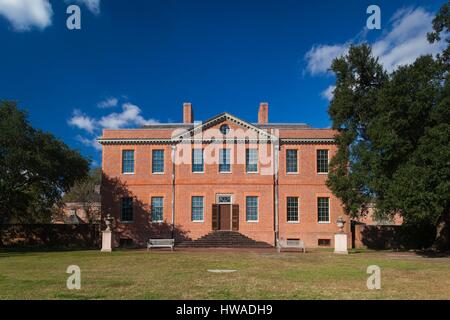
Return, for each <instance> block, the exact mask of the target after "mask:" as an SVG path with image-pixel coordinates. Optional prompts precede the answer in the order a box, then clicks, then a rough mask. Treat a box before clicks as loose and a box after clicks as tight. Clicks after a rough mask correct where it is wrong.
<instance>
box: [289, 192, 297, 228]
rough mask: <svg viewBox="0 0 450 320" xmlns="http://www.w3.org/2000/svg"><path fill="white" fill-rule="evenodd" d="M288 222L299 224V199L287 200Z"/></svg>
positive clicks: (291, 198) (290, 198)
mask: <svg viewBox="0 0 450 320" xmlns="http://www.w3.org/2000/svg"><path fill="white" fill-rule="evenodd" d="M287 221H288V222H298V197H288V198H287Z"/></svg>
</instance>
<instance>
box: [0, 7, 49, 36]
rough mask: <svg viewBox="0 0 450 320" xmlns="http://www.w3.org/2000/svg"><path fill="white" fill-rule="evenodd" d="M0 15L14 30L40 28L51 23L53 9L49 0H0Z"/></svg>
mask: <svg viewBox="0 0 450 320" xmlns="http://www.w3.org/2000/svg"><path fill="white" fill-rule="evenodd" d="M0 15H2V16H4V17H5V18H6V19H7V20H8V21H9V22H10V23H11V24H12V26H13V28H14V30H16V31H28V30H31V29H32V28H38V29H41V30H42V29H45V28H46V27H48V26H50V25H51V24H52V16H53V10H52V6H51V4H50V3H49V0H0Z"/></svg>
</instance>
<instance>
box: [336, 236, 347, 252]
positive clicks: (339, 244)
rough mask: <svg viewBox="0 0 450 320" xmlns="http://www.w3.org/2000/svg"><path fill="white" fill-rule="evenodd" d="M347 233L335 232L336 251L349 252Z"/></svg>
mask: <svg viewBox="0 0 450 320" xmlns="http://www.w3.org/2000/svg"><path fill="white" fill-rule="evenodd" d="M347 243H348V242H347V234H346V233H335V234H334V253H340V254H348V249H347Z"/></svg>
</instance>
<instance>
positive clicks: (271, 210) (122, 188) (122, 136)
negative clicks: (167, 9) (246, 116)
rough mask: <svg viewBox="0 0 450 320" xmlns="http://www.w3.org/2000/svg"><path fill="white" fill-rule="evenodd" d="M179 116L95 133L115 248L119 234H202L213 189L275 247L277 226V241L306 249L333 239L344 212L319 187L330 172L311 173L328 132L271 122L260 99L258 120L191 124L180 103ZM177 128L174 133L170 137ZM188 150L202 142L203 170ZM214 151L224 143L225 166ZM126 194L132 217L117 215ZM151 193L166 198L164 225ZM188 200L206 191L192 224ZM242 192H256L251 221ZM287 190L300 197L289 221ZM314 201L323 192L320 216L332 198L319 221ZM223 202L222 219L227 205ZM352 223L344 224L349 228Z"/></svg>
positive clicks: (330, 148)
mask: <svg viewBox="0 0 450 320" xmlns="http://www.w3.org/2000/svg"><path fill="white" fill-rule="evenodd" d="M183 115H184V123H183V124H164V125H150V126H146V127H144V128H141V129H120V130H109V129H108V130H104V131H103V136H102V137H101V138H100V139H99V142H100V143H101V144H102V145H103V162H102V168H103V173H104V176H103V182H102V190H101V192H102V213H103V214H104V215H105V214H107V213H110V214H111V215H112V216H113V217H114V218H115V225H114V227H115V230H116V231H117V232H116V235H117V238H116V239H115V241H116V245H118V244H119V241H120V239H131V240H132V241H133V242H134V243H136V244H139V245H143V244H145V242H146V241H147V240H148V239H149V238H150V237H158V236H161V237H171V236H172V232H173V236H174V237H176V238H177V239H178V240H183V239H196V238H198V237H201V236H203V235H205V234H208V233H210V232H211V231H212V230H213V218H214V219H217V218H218V217H217V216H215V217H213V205H215V204H217V203H218V195H230V196H231V199H232V203H233V204H234V205H238V208H239V209H238V215H236V216H235V217H234V218H235V219H239V224H238V231H239V232H240V233H242V234H244V235H246V236H248V237H250V238H253V239H255V240H258V241H265V242H267V243H270V244H272V245H275V241H276V238H277V231H278V238H280V239H281V238H283V239H302V240H304V241H305V244H306V246H307V247H317V246H318V245H319V240H320V243H321V244H325V245H327V241H328V240H329V246H333V240H334V233H335V232H337V231H338V228H337V226H336V219H337V218H338V216H343V217H344V219H347V218H346V217H345V215H344V213H343V210H342V207H341V204H340V202H339V200H338V199H337V198H336V197H335V196H334V195H333V194H332V193H331V192H330V190H329V189H328V188H327V187H326V185H325V181H326V179H327V174H326V173H318V168H317V166H318V164H317V163H318V161H317V153H318V152H317V150H327V152H328V159H331V157H332V156H333V154H334V153H335V151H336V145H335V144H334V143H333V137H334V134H335V132H334V131H333V130H330V129H312V128H310V127H308V126H306V125H303V124H271V123H268V122H267V121H268V105H267V104H262V105H261V106H260V110H259V114H258V118H259V119H258V120H259V123H257V124H251V123H248V122H246V121H243V120H241V119H239V118H236V117H234V116H232V115H229V114H227V113H223V114H220V115H218V116H216V117H214V118H212V119H210V120H208V121H205V122H204V123H201V124H199V123H195V124H194V123H192V122H193V120H194V119H193V118H192V116H193V112H192V106H191V105H190V104H184V108H183ZM224 124H226V125H228V127H229V130H230V132H228V133H226V134H224V133H223V132H220V131H219V130H221V128H222V129H223V127H222V126H223V125H224ZM180 132H181V133H182V134H181V136H180V135H179V136H177V137H174V136H176V135H177V134H178V133H180ZM199 134H200V135H203V136H202V137H201V139H199V138H198V137H200V136H199ZM211 136H214V138H215V139H211ZM220 139H223V140H220ZM192 144H194V145H193V146H192ZM192 148H196V149H200V148H202V149H203V157H204V160H203V161H204V166H203V172H193V165H192V161H191V160H192V154H191V153H192ZM219 149H230V158H231V159H230V160H231V161H230V162H231V163H230V171H231V172H227V173H223V172H219V166H220V164H219V163H220V161H219V155H220V152H221V151H219ZM246 149H256V150H258V151H255V153H256V152H257V153H258V165H257V172H251V173H250V172H247V170H246V168H247V164H246ZM124 150H133V151H134V154H133V160H134V163H133V165H132V170H131V169H129V168H128V170H129V171H133V172H132V173H124V172H123V166H124V164H123V159H122V156H123V151H124ZM152 150H163V153H164V170H163V172H158V173H155V172H152V162H155V161H156V159H152V155H153V154H154V153H153V152H152ZM287 150H297V153H296V154H297V172H295V173H288V172H287V168H286V154H287ZM290 152H291V151H290ZM291 153H292V152H291ZM155 157H156V156H155ZM180 159H184V160H180ZM291 162H292V163H293V161H291ZM130 166H131V165H130ZM291 166H292V165H291ZM291 171H292V167H291ZM128 197H131V198H132V199H133V204H132V205H133V209H132V214H133V219H132V221H126V222H123V221H122V219H121V218H122V215H123V214H124V213H123V212H124V209H123V208H122V206H123V202H122V201H123V200H122V198H128ZM152 197H162V199H163V200H162V201H163V206H162V214H163V222H152V214H151V212H152V210H153V211H154V212H157V209H156V208H152V207H151V199H152ZM192 197H203V198H197V199H202V200H203V219H201V221H193V209H192V207H193V199H192ZM247 197H257V210H256V211H257V220H256V221H248V219H247V208H246V204H247V201H250V200H249V199H247ZM288 197H295V198H298V210H297V213H298V219H297V220H298V221H288V219H287V212H288V208H287V198H288ZM318 198H326V199H328V200H320V201H321V203H322V205H321V208H322V210H321V214H322V215H321V217H322V220H324V219H325V218H326V217H327V215H326V214H327V212H326V210H324V209H323V208H325V207H324V205H323V203H325V204H326V203H327V201H328V204H329V210H328V219H326V220H327V221H326V222H319V221H318V216H319V214H318ZM253 199H255V198H253ZM222 200H223V199H222ZM155 203H156V202H155ZM249 203H250V202H249ZM291 203H292V202H291ZM293 203H295V201H294V202H293ZM220 208H221V209H220V210H222V214H223V216H225V214H226V213H225V211H227V210H226V208H225V205H221V206H220ZM292 208H293V206H292V204H291V206H290V212H291V218H292V217H295V209H292ZM197 210H199V211H201V210H200V209H197ZM158 212H159V211H158ZM249 212H250V209H249ZM252 212H253V213H254V211H252ZM292 214H294V215H292ZM219 215H220V213H219ZM227 217H228V216H227ZM324 217H325V218H324ZM197 218H198V217H197ZM227 219H228V218H227ZM252 220H253V219H252ZM349 225H350V223H346V226H345V231H346V232H347V233H349V231H350V226H349ZM230 228H231V224H230ZM349 238H351V237H349ZM349 241H350V240H349Z"/></svg>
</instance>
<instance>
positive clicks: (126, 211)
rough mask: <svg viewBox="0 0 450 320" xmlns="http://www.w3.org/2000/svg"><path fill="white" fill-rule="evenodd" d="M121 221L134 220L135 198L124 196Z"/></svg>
mask: <svg viewBox="0 0 450 320" xmlns="http://www.w3.org/2000/svg"><path fill="white" fill-rule="evenodd" d="M120 220H121V221H133V198H129V197H127V198H122V211H121V215H120Z"/></svg>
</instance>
